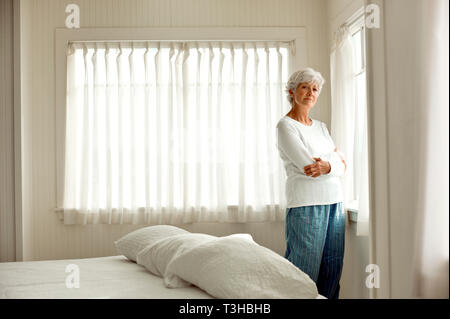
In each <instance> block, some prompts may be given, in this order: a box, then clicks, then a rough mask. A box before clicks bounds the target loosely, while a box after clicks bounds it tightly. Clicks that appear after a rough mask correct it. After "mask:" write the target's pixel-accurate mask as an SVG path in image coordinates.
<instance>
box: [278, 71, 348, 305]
mask: <svg viewBox="0 0 450 319" xmlns="http://www.w3.org/2000/svg"><path fill="white" fill-rule="evenodd" d="M324 82H325V81H324V79H323V77H322V75H321V74H320V73H319V72H316V71H315V70H313V69H311V68H306V69H304V70H300V71H297V72H295V73H294V74H292V75H291V77H290V78H289V81H288V83H287V87H286V93H287V98H288V100H289V102H290V104H291V106H292V108H291V110H290V111H289V113H287V114H286V115H285V116H284V117H282V118H281V119H280V121H279V122H278V124H277V138H278V145H277V146H278V149H279V152H280V157H281V159H282V160H283V162H284V167H285V169H286V175H287V181H286V198H287V210H286V254H285V257H286V258H287V259H288V260H289V261H291V262H292V263H293V264H294V265H296V266H297V267H299V268H300V269H301V270H302V271H303V272H305V273H306V274H308V275H309V276H310V277H311V279H313V280H314V281H315V282H316V284H317V289H318V291H319V293H320V294H321V295H324V296H325V297H327V298H330V299H337V298H338V297H339V288H340V286H339V279H340V277H341V273H342V266H343V259H344V240H345V215H344V212H343V207H342V201H343V193H342V187H341V185H340V180H339V176H342V175H343V174H344V172H345V170H346V164H345V161H344V158H343V155H342V154H340V153H339V152H338V150H337V148H336V147H335V145H334V143H333V140H332V139H331V136H330V134H329V132H328V129H327V127H326V125H325V124H324V123H323V122H320V121H318V120H315V119H314V120H313V119H311V118H310V117H309V111H310V110H311V109H312V108H313V107H314V105H315V104H316V101H317V98H318V97H319V94H320V91H321V89H322V85H323V84H324Z"/></svg>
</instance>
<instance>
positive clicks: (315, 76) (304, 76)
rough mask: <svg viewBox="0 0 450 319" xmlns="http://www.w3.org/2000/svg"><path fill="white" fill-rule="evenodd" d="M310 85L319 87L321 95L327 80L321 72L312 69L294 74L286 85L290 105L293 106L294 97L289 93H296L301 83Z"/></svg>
mask: <svg viewBox="0 0 450 319" xmlns="http://www.w3.org/2000/svg"><path fill="white" fill-rule="evenodd" d="M304 82H306V83H309V82H314V83H316V84H317V86H318V87H319V88H318V89H319V94H320V91H321V90H322V86H323V84H324V83H325V79H324V78H323V76H322V74H320V72H318V71H315V70H314V69H312V68H305V69H303V70H299V71H296V72H294V73H293V74H292V75H291V77H290V78H289V80H288V82H287V84H286V94H287V99H288V101H289V103H290V104H291V105H292V96H291V95H290V94H289V91H290V90H292V92H295V90H296V89H297V86H298V85H299V84H300V83H304Z"/></svg>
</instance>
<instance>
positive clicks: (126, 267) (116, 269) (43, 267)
mask: <svg viewBox="0 0 450 319" xmlns="http://www.w3.org/2000/svg"><path fill="white" fill-rule="evenodd" d="M69 264H75V265H77V266H78V267H79V275H80V287H79V288H67V287H66V278H67V277H68V276H70V275H71V274H73V272H72V273H69V272H67V273H66V267H67V266H68V265H69ZM22 298H26V299H36V298H42V299H91V298H93V299H108V298H113V299H130V298H132V299H212V298H213V297H212V296H211V295H209V294H207V293H206V292H205V291H203V290H201V289H199V288H197V287H194V286H190V287H184V288H174V289H170V288H167V287H165V286H164V283H163V280H162V278H161V277H158V276H155V275H153V274H151V273H150V272H148V271H147V270H146V269H145V268H144V267H142V266H140V265H138V264H136V263H134V262H131V261H129V260H128V259H127V258H126V257H124V256H122V255H120V256H109V257H99V258H85V259H64V260H47V261H28V262H7V263H0V299H22ZM317 299H326V298H325V297H323V296H320V295H319V296H318V297H317Z"/></svg>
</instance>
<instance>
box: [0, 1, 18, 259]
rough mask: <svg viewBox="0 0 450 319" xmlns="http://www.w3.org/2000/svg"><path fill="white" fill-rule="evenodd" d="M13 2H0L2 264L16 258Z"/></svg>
mask: <svg viewBox="0 0 450 319" xmlns="http://www.w3.org/2000/svg"><path fill="white" fill-rule="evenodd" d="M13 36H14V34H13V2H12V1H11V0H5V1H0V70H2V71H1V72H0V150H1V151H0V261H1V262H4V261H14V260H15V258H16V245H15V218H14V98H13V97H14V88H13V83H14V73H13V71H14V70H13V61H14V59H13Z"/></svg>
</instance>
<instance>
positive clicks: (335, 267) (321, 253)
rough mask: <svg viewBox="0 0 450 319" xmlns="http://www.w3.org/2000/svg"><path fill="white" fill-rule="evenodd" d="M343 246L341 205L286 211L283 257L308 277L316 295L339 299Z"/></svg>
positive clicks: (343, 225)
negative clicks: (312, 282)
mask: <svg viewBox="0 0 450 319" xmlns="http://www.w3.org/2000/svg"><path fill="white" fill-rule="evenodd" d="M344 243H345V214H344V212H343V207H342V203H335V204H331V205H314V206H302V207H293V208H288V209H287V210H286V253H285V258H287V259H288V260H289V261H290V262H291V263H293V264H294V265H296V266H297V267H298V268H300V269H301V270H302V271H303V272H305V273H306V274H307V275H308V276H309V277H311V279H312V280H314V282H315V283H316V285H317V289H318V291H319V294H321V295H323V296H325V297H327V298H329V299H338V298H339V289H340V285H339V280H340V278H341V273H342V266H343V260H344Z"/></svg>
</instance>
